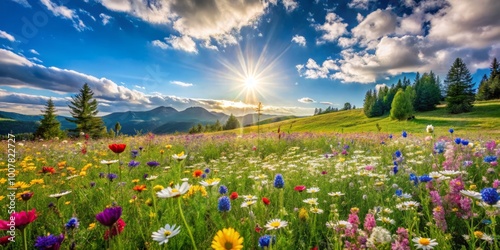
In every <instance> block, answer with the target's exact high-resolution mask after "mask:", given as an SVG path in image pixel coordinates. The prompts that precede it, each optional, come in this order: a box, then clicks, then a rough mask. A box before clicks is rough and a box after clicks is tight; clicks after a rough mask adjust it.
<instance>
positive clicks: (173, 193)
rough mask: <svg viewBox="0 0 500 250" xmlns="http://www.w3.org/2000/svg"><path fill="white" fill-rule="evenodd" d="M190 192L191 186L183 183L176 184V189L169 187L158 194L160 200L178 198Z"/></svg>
mask: <svg viewBox="0 0 500 250" xmlns="http://www.w3.org/2000/svg"><path fill="white" fill-rule="evenodd" d="M188 190H189V184H188V183H187V182H183V183H182V185H179V184H176V185H175V187H174V188H171V187H167V188H166V189H163V190H161V191H159V192H157V193H156V195H157V196H158V197H159V198H171V197H173V198H176V197H179V196H181V195H183V194H185V193H186V192H187V191H188Z"/></svg>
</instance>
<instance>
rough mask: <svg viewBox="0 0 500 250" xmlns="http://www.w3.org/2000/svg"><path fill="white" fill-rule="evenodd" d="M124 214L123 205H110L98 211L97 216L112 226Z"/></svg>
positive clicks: (98, 219) (102, 221)
mask: <svg viewBox="0 0 500 250" xmlns="http://www.w3.org/2000/svg"><path fill="white" fill-rule="evenodd" d="M120 216H122V207H110V208H106V209H104V211H102V212H100V213H98V214H97V215H96V216H95V218H96V219H97V221H99V222H100V223H101V224H102V225H104V226H107V227H112V226H113V224H115V222H116V221H118V219H120Z"/></svg>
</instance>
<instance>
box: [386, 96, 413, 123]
mask: <svg viewBox="0 0 500 250" xmlns="http://www.w3.org/2000/svg"><path fill="white" fill-rule="evenodd" d="M410 95H411V89H409V90H408V91H403V89H400V90H398V92H397V93H396V96H394V100H393V101H392V105H391V106H392V108H391V118H392V119H397V120H399V121H403V120H406V119H408V117H411V116H412V114H413V106H412V103H411V96H410Z"/></svg>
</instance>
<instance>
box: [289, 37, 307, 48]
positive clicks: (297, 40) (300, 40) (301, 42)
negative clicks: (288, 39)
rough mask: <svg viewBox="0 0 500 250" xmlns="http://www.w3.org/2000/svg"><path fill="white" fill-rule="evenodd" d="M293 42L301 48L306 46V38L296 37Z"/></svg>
mask: <svg viewBox="0 0 500 250" xmlns="http://www.w3.org/2000/svg"><path fill="white" fill-rule="evenodd" d="M292 42H294V43H297V44H298V45H300V46H304V47H305V46H306V38H305V37H303V36H299V35H295V36H293V38H292Z"/></svg>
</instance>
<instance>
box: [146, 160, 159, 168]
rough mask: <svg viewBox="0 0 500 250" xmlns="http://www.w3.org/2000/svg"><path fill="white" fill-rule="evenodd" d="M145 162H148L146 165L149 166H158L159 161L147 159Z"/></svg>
mask: <svg viewBox="0 0 500 250" xmlns="http://www.w3.org/2000/svg"><path fill="white" fill-rule="evenodd" d="M146 164H148V166H150V167H158V166H160V163H159V162H157V161H148V163H146Z"/></svg>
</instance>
